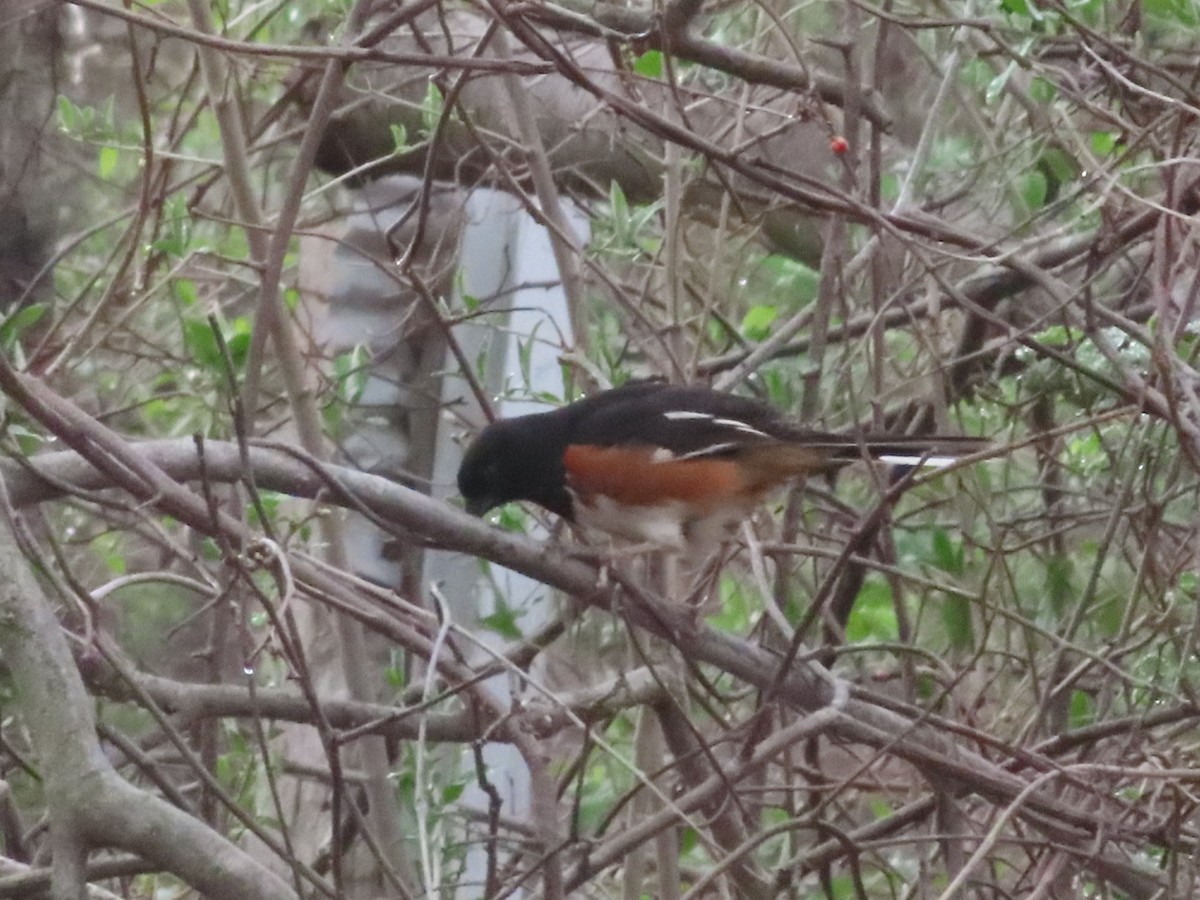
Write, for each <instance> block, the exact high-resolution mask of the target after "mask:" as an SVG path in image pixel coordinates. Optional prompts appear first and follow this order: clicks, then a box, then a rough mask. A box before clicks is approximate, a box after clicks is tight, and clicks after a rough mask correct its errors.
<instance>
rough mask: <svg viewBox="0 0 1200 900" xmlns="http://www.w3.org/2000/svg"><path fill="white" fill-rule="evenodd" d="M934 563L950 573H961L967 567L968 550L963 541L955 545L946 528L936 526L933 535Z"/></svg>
mask: <svg viewBox="0 0 1200 900" xmlns="http://www.w3.org/2000/svg"><path fill="white" fill-rule="evenodd" d="M932 544H933V564H934V565H935V566H937V567H938V568H939V569H941V570H942V571H943V572H947V573H949V574H950V575H961V574H962V573H963V570H964V568H965V566H964V560H965V558H966V551H965V550H964V548H963V545H962V541H959V542H958V545H957V546H955V543H954V541H953V540H951V538H950V535H949V534H948V533H947V532H946V529H944V528H936V529H934V532H933V537H932Z"/></svg>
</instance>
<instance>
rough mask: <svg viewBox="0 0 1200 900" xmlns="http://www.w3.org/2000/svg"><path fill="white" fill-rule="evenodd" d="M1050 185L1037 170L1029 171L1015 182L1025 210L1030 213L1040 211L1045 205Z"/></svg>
mask: <svg viewBox="0 0 1200 900" xmlns="http://www.w3.org/2000/svg"><path fill="white" fill-rule="evenodd" d="M1049 189H1050V183H1049V182H1048V181H1047V180H1046V176H1045V175H1043V174H1042V173H1041V172H1040V171H1038V170H1037V169H1031V170H1030V171H1028V172H1026V173H1025V174H1024V175H1022V176H1021V177H1020V178H1019V179H1018V180H1017V190H1018V191H1019V192H1020V194H1021V199H1022V200H1023V201H1024V202H1025V207H1026V209H1029V210H1031V211H1033V210H1038V209H1041V208H1042V207H1043V206H1045V205H1046V196H1047V194H1048V193H1049Z"/></svg>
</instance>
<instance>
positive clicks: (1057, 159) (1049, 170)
mask: <svg viewBox="0 0 1200 900" xmlns="http://www.w3.org/2000/svg"><path fill="white" fill-rule="evenodd" d="M1038 164H1039V165H1040V166H1041V167H1042V169H1043V171H1045V172H1046V175H1047V177H1048V178H1053V179H1055V180H1056V181H1058V182H1060V183H1061V182H1066V181H1074V180H1075V179H1076V178H1077V177H1078V176H1079V166H1078V165H1077V164H1076V162H1075V160H1074V159H1072V158H1071V157H1070V156H1069V155H1068V154H1067V153H1064V152H1063V151H1062V150H1061V149H1059V148H1058V147H1047V148H1046V152H1045V153H1043V154H1042V155H1041V158H1040V159H1039V160H1038Z"/></svg>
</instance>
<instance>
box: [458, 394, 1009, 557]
mask: <svg viewBox="0 0 1200 900" xmlns="http://www.w3.org/2000/svg"><path fill="white" fill-rule="evenodd" d="M986 446H987V442H986V441H983V440H979V439H976V438H968V437H953V436H951V437H947V436H940V435H939V436H911V437H910V436H907V435H870V434H868V435H854V434H845V435H839V434H833V433H829V432H819V431H811V430H809V429H805V428H802V427H800V426H799V425H797V424H795V423H792V422H788V421H787V420H785V419H784V418H783V417H782V416H780V414H779V413H778V412H776V411H775V410H774V409H772V408H771V407H770V406H767V405H766V404H764V403H760V402H758V401H757V400H751V399H748V398H746V397H738V396H734V395H733V394H726V393H722V392H720V391H714V390H712V389H710V388H707V387H702V386H699V385H690V386H678V385H669V384H665V383H663V382H656V381H636V382H630V383H627V384H625V385H623V386H621V387H619V388H615V389H613V390H608V391H602V392H600V393H598V394H594V395H592V396H590V397H587V398H585V399H583V400H579V401H577V402H575V403H572V404H570V405H568V406H564V407H562V408H560V409H556V410H553V411H551V412H544V413H536V414H534V415H528V416H520V417H519V418H515V419H505V420H503V421H499V422H494V423H492V424H491V425H489V426H488V427H487V428H485V429H484V430H483V431H482V432H481V433H480V434H479V436H478V437H477V438H476V439H475V442H474V443H473V444H472V445H471V446H470V448H469V449H468V450H467V452H466V455H465V456H464V458H463V462H462V466H461V468H459V470H458V489H459V491H460V492H461V493H462V495H463V498H464V500H465V501H466V507H467V510H468V511H469V512H472V513H474V514H476V515H482V514H484V513H485V512H487V511H488V510H490V509H492V508H494V507H496V506H500V505H501V504H503V503H508V502H510V501H513V500H530V501H532V502H534V503H537V504H538V505H540V506H543V507H545V508H546V509H548V510H550V511H551V512H553V513H557V514H558V515H559V516H561V517H562V518H564V519H566V520H567V521H569V522H573V523H576V524H577V525H580V526H582V527H584V528H596V529H599V530H600V531H604V532H607V533H609V534H612V535H616V536H618V537H623V538H628V539H630V540H634V541H649V542H651V543H655V544H661V545H665V546H667V547H671V548H674V549H678V550H685V549H688V548H689V547H692V548H694V547H695V546H697V545H705V544H709V543H711V542H712V541H713V539H714V538H715V539H716V540H720V539H722V538H723V537H724V536H725V531H726V529H728V527H729V526H730V525H733V524H736V523H738V522H740V521H741V520H743V519H744V518H746V517H747V516H748V515H749V514H750V512H751V511H752V510H753V508H754V506H755V505H756V504H757V503H758V502H759V501H760V500H761V499H762V498H763V495H764V494H766V492H767V491H769V490H770V489H771V488H773V487H776V486H778V485H780V484H782V483H784V482H785V481H787V480H788V479H790V478H795V477H798V476H804V475H811V474H814V473H820V472H828V471H831V470H833V469H836V468H838V467H839V466H843V465H846V464H847V463H851V462H854V461H855V460H859V459H864V458H871V459H877V460H879V461H881V462H884V463H890V464H893V465H904V466H914V465H934V466H936V465H947V464H949V463H950V462H952V461H954V459H956V458H957V457H959V456H964V455H966V454H968V453H972V452H975V451H977V450H981V449H983V448H984V447H986Z"/></svg>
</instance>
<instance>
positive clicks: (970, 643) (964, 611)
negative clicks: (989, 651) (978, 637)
mask: <svg viewBox="0 0 1200 900" xmlns="http://www.w3.org/2000/svg"><path fill="white" fill-rule="evenodd" d="M942 624H943V625H945V626H946V635H947V636H948V637H949V638H950V646H951V647H953V648H955V649H956V650H971V649H973V648H974V646H975V625H974V623H973V622H972V621H971V601H970V600H968V599H967V598H966V597H963V596H961V595H959V594H948V595H947V596H946V599H945V601H944V602H943V603H942Z"/></svg>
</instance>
